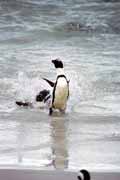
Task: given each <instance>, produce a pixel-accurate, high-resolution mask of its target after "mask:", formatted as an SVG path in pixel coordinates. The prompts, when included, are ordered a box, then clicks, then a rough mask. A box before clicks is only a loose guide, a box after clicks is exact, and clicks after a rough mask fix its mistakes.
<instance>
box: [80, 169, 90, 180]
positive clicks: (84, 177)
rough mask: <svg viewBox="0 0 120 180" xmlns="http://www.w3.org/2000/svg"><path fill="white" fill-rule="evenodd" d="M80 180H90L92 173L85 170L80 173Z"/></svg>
mask: <svg viewBox="0 0 120 180" xmlns="http://www.w3.org/2000/svg"><path fill="white" fill-rule="evenodd" d="M77 178H78V180H90V179H91V178H90V173H89V172H88V171H87V170H85V169H82V170H80V171H79V174H78V176H77Z"/></svg>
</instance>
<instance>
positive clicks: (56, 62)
mask: <svg viewBox="0 0 120 180" xmlns="http://www.w3.org/2000/svg"><path fill="white" fill-rule="evenodd" d="M52 63H53V64H54V66H55V68H63V62H62V61H61V60H60V59H54V60H52Z"/></svg>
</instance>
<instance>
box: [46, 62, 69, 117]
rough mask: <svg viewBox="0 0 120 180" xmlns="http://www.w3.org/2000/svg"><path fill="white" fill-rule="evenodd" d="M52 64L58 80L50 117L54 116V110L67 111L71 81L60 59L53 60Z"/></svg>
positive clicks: (53, 94)
mask: <svg viewBox="0 0 120 180" xmlns="http://www.w3.org/2000/svg"><path fill="white" fill-rule="evenodd" d="M52 63H53V64H54V66H55V68H56V71H57V78H56V82H55V84H54V87H53V92H52V102H51V107H50V109H49V114H50V115H51V114H52V112H53V109H58V110H60V111H65V109H66V104H67V100H68V97H69V81H68V80H67V78H66V76H65V73H64V68H63V62H62V61H61V60H59V59H55V60H52Z"/></svg>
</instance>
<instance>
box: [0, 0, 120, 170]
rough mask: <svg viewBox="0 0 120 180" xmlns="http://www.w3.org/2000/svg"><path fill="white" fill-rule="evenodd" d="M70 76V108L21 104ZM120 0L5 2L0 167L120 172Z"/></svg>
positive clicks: (1, 6) (0, 28)
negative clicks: (59, 74)
mask: <svg viewBox="0 0 120 180" xmlns="http://www.w3.org/2000/svg"><path fill="white" fill-rule="evenodd" d="M54 58H60V59H61V60H63V62H64V66H65V72H66V74H67V77H68V79H70V98H69V101H68V106H67V111H66V114H65V115H63V114H60V113H54V115H53V116H52V117H49V115H48V109H46V108H38V107H37V106H35V107H34V108H22V107H17V106H16V104H15V101H16V100H26V101H30V102H32V103H33V104H34V101H35V95H36V94H37V93H38V92H39V91H40V90H41V89H43V88H49V86H48V85H47V84H46V83H45V82H44V81H43V80H42V77H46V78H49V79H51V80H53V81H54V80H55V77H56V71H55V69H54V67H53V65H52V63H51V60H52V59H54ZM119 59H120V2H119V0H61V1H57V0H45V1H42V0H1V1H0V167H1V168H2V167H6V166H9V167H22V168H24V167H26V168H43V169H60V168H61V169H68V170H71V169H75V170H76V169H80V168H88V169H90V170H94V171H95V170H102V171H103V170H111V171H118V170H120V153H119V152H120V60H119Z"/></svg>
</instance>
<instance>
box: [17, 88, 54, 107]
mask: <svg viewBox="0 0 120 180" xmlns="http://www.w3.org/2000/svg"><path fill="white" fill-rule="evenodd" d="M50 98H51V94H50V91H49V90H47V89H43V90H42V91H40V92H39V94H37V95H36V98H35V100H36V102H44V103H46V102H47V101H48V100H49V99H50ZM15 103H16V104H17V105H18V106H25V107H28V106H29V107H33V104H32V103H31V102H24V101H16V102H15Z"/></svg>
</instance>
